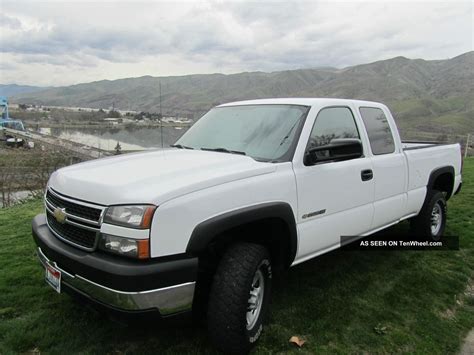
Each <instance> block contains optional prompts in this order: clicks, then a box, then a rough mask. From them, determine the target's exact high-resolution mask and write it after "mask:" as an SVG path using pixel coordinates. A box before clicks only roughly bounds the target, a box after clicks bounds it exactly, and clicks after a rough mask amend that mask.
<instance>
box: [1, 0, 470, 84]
mask: <svg viewBox="0 0 474 355" xmlns="http://www.w3.org/2000/svg"><path fill="white" fill-rule="evenodd" d="M473 23H474V11H473V2H472V1H470V0H467V1H463V0H459V1H445V2H430V1H422V2H414V1H396V2H394V1H372V2H361V1H351V2H339V1H330V2H321V1H290V0H287V1H280V2H275V1H262V0H260V1H253V2H251V1H214V0H200V1H186V2H184V1H173V2H163V1H87V0H83V1H76V2H72V1H49V2H44V1H24V0H14V1H8V0H0V83H2V84H11V83H17V84H28V85H38V86H62V85H71V84H77V83H82V82H91V81H96V80H102V79H109V80H113V79H119V78H126V77H139V76H144V75H152V76H173V75H186V74H203V73H226V74H230V73H238V72H243V71H265V72H271V71H279V70H288V69H297V68H318V67H328V66H330V67H337V68H343V67H346V66H351V65H357V64H362V63H368V62H373V61H377V60H383V59H388V58H392V57H396V56H405V57H408V58H423V59H447V58H452V57H455V56H457V55H460V54H462V53H465V52H468V51H472V50H473V46H474V44H473Z"/></svg>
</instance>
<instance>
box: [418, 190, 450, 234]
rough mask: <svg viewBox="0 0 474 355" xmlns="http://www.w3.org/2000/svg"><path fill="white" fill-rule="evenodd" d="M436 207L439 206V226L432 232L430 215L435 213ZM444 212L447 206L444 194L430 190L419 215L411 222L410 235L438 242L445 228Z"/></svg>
mask: <svg viewBox="0 0 474 355" xmlns="http://www.w3.org/2000/svg"><path fill="white" fill-rule="evenodd" d="M436 206H439V210H440V212H441V214H440V223H441V225H440V226H439V228H436V230H433V229H432V214H433V213H434V212H435V209H436V208H437V207H436ZM446 212H447V206H446V198H445V196H444V194H443V193H442V192H441V191H437V190H430V191H429V192H428V195H427V196H426V200H425V203H424V204H423V207H422V208H421V211H420V213H419V214H418V216H416V217H414V218H413V219H412V220H411V229H412V233H414V234H415V235H417V236H422V237H431V238H432V239H433V240H438V239H439V238H440V237H441V236H442V235H443V233H444V229H445V227H446Z"/></svg>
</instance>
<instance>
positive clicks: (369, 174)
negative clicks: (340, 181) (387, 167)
mask: <svg viewBox="0 0 474 355" xmlns="http://www.w3.org/2000/svg"><path fill="white" fill-rule="evenodd" d="M373 177H374V172H373V171H372V170H371V169H367V170H362V171H361V172H360V178H361V179H362V181H368V180H372V178H373Z"/></svg>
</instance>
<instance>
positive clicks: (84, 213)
mask: <svg viewBox="0 0 474 355" xmlns="http://www.w3.org/2000/svg"><path fill="white" fill-rule="evenodd" d="M45 202H46V215H47V220H48V225H49V228H50V229H51V230H52V231H53V232H54V234H56V236H57V237H59V238H60V239H63V240H64V241H67V242H69V243H71V244H74V245H75V246H77V247H78V248H81V249H86V250H89V251H92V250H93V249H94V247H95V245H96V240H97V235H98V233H99V231H100V216H101V213H102V208H100V207H97V208H94V207H91V206H90V204H89V206H88V205H86V204H85V203H82V202H79V201H78V202H75V201H74V200H73V199H71V198H66V197H62V196H60V195H59V194H58V193H56V192H55V191H50V190H48V191H47V192H46V199H45ZM56 208H61V209H64V210H63V212H64V211H65V212H66V219H65V221H62V222H64V223H60V222H58V220H56V217H55V210H56Z"/></svg>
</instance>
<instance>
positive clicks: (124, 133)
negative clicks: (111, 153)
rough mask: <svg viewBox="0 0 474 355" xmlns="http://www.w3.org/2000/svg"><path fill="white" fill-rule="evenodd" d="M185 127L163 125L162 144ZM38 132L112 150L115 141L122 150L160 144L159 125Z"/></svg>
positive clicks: (173, 138)
mask: <svg viewBox="0 0 474 355" xmlns="http://www.w3.org/2000/svg"><path fill="white" fill-rule="evenodd" d="M187 129H188V127H163V146H164V147H165V148H166V147H169V145H170V144H173V143H174V142H176V140H177V139H178V138H179V137H181V135H183V133H184V132H186V130H187ZM38 132H40V133H43V134H50V135H53V136H55V137H59V138H61V139H66V140H70V141H73V142H77V143H82V144H86V145H89V146H92V147H96V148H101V149H105V150H113V149H114V148H115V146H116V145H117V142H119V143H120V146H121V148H122V150H123V151H127V150H144V149H152V148H161V146H162V145H161V132H160V127H140V126H136V127H126V128H125V127H106V128H39V130H38Z"/></svg>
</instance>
